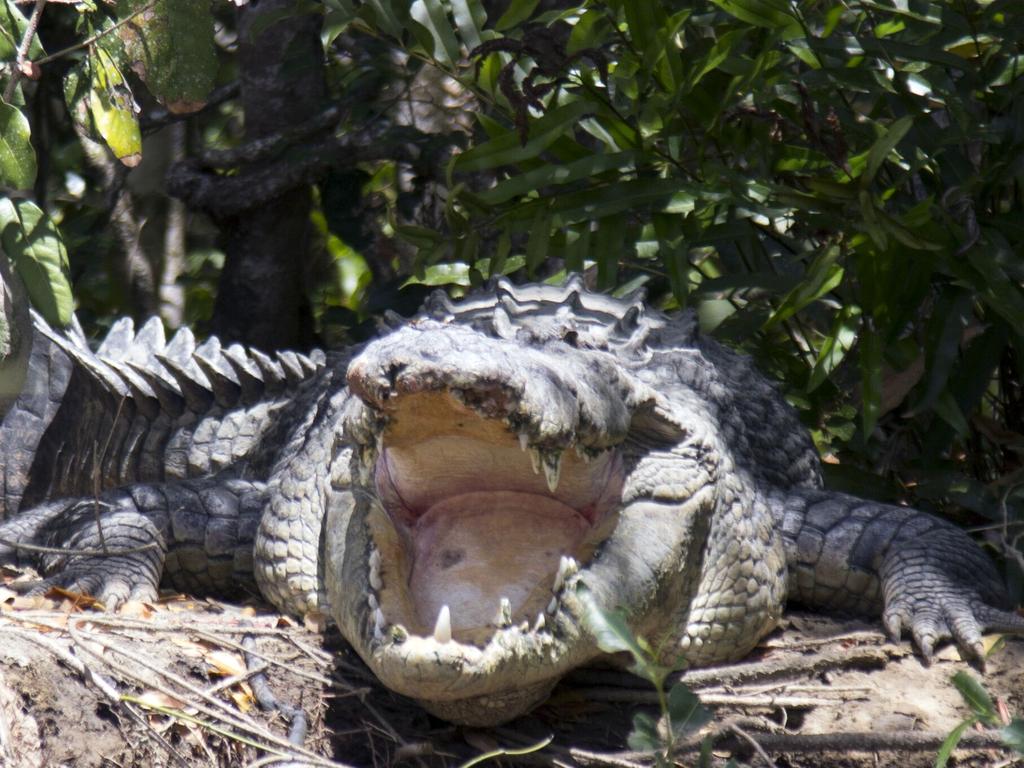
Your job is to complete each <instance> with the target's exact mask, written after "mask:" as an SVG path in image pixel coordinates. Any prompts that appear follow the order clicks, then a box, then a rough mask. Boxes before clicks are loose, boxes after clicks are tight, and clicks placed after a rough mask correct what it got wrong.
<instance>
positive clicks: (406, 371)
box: [327, 324, 669, 722]
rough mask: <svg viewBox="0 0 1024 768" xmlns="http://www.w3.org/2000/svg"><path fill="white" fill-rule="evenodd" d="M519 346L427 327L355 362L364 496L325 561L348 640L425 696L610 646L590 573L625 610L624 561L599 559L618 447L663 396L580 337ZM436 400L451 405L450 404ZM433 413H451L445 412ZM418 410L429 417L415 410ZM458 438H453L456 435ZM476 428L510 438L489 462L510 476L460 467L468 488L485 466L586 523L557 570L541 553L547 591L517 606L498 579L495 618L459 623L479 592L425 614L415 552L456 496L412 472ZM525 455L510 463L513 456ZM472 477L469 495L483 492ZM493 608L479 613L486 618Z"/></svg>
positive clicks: (533, 679)
mask: <svg viewBox="0 0 1024 768" xmlns="http://www.w3.org/2000/svg"><path fill="white" fill-rule="evenodd" d="M512 346H514V345H510V344H509V343H508V342H501V341H500V340H494V339H489V338H487V337H484V336H481V335H480V334H477V333H475V332H474V331H472V330H471V329H468V328H461V327H458V326H448V327H445V328H444V329H443V332H441V331H440V329H436V328H432V327H429V324H428V327H425V328H403V329H401V330H400V331H398V332H396V333H394V334H392V335H390V336H388V337H385V338H384V339H381V340H379V341H377V342H374V343H373V344H371V345H370V346H369V347H368V348H367V349H366V350H365V351H364V352H363V354H362V355H360V357H359V358H357V359H356V360H354V361H353V362H352V364H351V365H350V367H349V371H348V381H349V386H350V391H351V392H352V393H353V394H355V395H356V396H357V398H354V399H353V401H352V406H351V410H350V412H349V414H348V417H347V418H346V420H345V432H346V439H347V441H348V442H349V443H350V444H351V445H352V446H353V454H354V456H353V480H354V482H355V484H356V485H357V486H358V491H357V492H356V493H355V494H352V496H351V499H350V500H349V501H348V502H346V503H347V504H348V505H349V506H348V507H347V509H345V510H340V511H337V513H334V512H332V513H331V514H330V515H329V519H328V526H327V530H328V533H327V537H328V545H329V546H328V550H329V551H331V552H333V555H330V556H328V558H327V568H328V570H331V569H335V568H337V569H338V570H339V574H338V579H337V582H336V583H338V584H339V587H338V589H337V590H335V591H336V593H337V594H336V595H331V597H330V600H331V603H332V607H333V609H334V613H335V615H336V616H337V617H338V619H339V623H340V624H341V625H342V628H343V631H344V633H345V635H346V637H347V638H348V639H349V640H350V641H351V642H352V643H353V645H354V646H355V647H356V649H357V651H359V653H360V655H362V656H363V658H364V659H365V660H366V661H367V663H368V664H369V665H370V666H371V667H372V668H373V670H374V672H375V673H376V674H377V675H378V676H379V677H380V678H381V679H382V681H383V682H384V683H385V684H386V685H388V686H389V687H391V688H393V689H395V690H397V691H399V692H401V693H405V694H406V695H410V696H413V697H415V698H418V699H420V700H423V701H428V702H431V701H432V702H435V703H436V702H452V701H460V700H461V701H469V700H472V699H473V698H474V697H481V696H491V695H495V694H497V693H498V692H505V693H507V692H508V691H511V690H515V689H517V688H523V687H524V686H534V688H537V687H538V686H539V687H541V688H542V687H543V684H544V683H545V681H552V682H553V681H554V680H556V679H557V678H558V677H559V676H560V675H561V674H563V673H564V672H565V671H567V670H568V669H570V668H572V667H574V666H577V665H578V664H580V663H583V662H585V661H586V660H587V659H589V658H592V657H594V656H596V655H598V653H599V651H598V649H597V647H596V645H595V643H594V641H593V639H592V638H591V637H590V636H589V634H588V633H587V631H586V629H585V623H584V620H583V610H582V607H581V604H580V602H579V599H578V598H577V595H576V589H577V587H578V586H579V584H580V583H582V581H583V580H586V581H587V585H588V587H591V586H596V589H594V590H593V591H594V593H595V594H597V595H598V596H599V598H601V600H603V601H604V602H608V603H609V604H608V605H607V606H604V607H606V608H609V609H611V608H614V607H615V605H614V604H613V601H614V598H615V595H616V594H617V585H618V584H619V582H621V581H622V579H623V574H618V573H616V572H615V569H614V568H608V567H602V568H598V569H597V570H594V571H592V570H591V569H590V568H589V565H590V561H591V560H592V559H594V558H596V557H597V555H596V554H595V553H596V552H597V550H598V549H599V548H601V547H604V546H605V544H606V543H607V540H608V539H609V537H612V538H614V536H613V534H614V533H615V531H616V530H617V528H618V518H619V513H620V505H621V490H622V483H623V477H624V469H623V466H622V462H621V457H620V456H619V455H618V450H617V446H619V445H620V444H621V443H622V441H623V440H624V438H625V436H626V434H627V432H628V430H629V426H630V421H631V419H632V417H633V414H634V413H635V412H636V411H637V410H638V409H640V408H646V407H647V406H649V405H651V404H652V403H653V402H654V399H655V396H654V395H653V393H651V392H650V391H649V390H646V388H645V387H644V386H643V385H640V384H638V383H637V382H636V381H634V380H632V379H631V378H630V377H629V376H628V374H627V373H624V372H623V370H622V369H621V368H620V367H619V366H617V365H614V364H613V363H612V362H610V361H609V360H608V359H607V358H606V357H605V356H603V355H601V354H599V353H584V352H580V351H577V350H573V349H570V348H568V347H565V348H559V349H558V350H554V351H551V350H538V349H532V348H527V347H521V346H514V351H510V349H509V348H510V347H512ZM424 350H428V351H429V353H428V354H425V353H424ZM431 397H433V398H440V399H441V400H442V401H445V403H446V404H445V405H444V407H442V408H440V409H438V408H437V405H438V401H437V400H434V401H430V399H429V398H431ZM416 398H427V399H422V400H420V402H421V403H424V404H425V405H429V407H421V408H406V406H408V405H409V404H410V403H415V402H416ZM435 411H438V412H439V413H440V416H439V417H436V418H434V419H433V421H431V418H430V414H431V413H433V412H435ZM413 413H415V414H416V416H417V418H415V419H410V418H409V416H410V414H413ZM463 417H465V418H463ZM460 419H461V420H462V421H463V422H468V420H469V419H474V420H475V421H476V422H477V423H476V425H475V426H474V427H472V428H470V429H468V430H465V431H460V428H457V427H455V426H453V425H454V424H457V423H459V421H460ZM424 420H425V421H424ZM410 424H411V425H412V426H411V427H410V426H409V425H410ZM417 425H419V426H417ZM417 430H419V434H417ZM439 435H440V437H439ZM445 435H447V436H448V437H449V438H451V440H450V441H449V442H448V443H447V444H445V443H444V436H445ZM466 439H475V440H478V441H482V442H485V443H487V442H495V443H496V444H497V443H500V444H501V446H502V447H501V450H500V452H498V453H497V454H495V455H496V456H497V457H498V458H497V459H496V460H495V461H494V462H493V465H492V466H491V467H490V468H491V469H495V468H498V470H499V471H498V472H497V474H498V475H499V476H500V477H503V478H504V479H502V480H500V481H498V483H497V484H496V485H495V484H491V485H488V480H487V478H488V477H491V476H492V475H493V473H486V472H476V471H475V470H474V469H473V468H472V467H468V469H467V471H466V472H463V473H461V474H460V473H459V472H457V471H453V472H454V475H456V480H455V482H456V483H457V484H458V483H463V482H464V481H465V479H466V478H468V477H471V476H473V475H474V474H475V475H476V479H477V480H480V479H481V478H482V481H483V488H482V492H484V493H492V494H494V493H517V494H526V495H530V496H534V497H536V498H538V499H540V498H545V499H549V500H554V501H556V502H559V503H565V504H567V505H568V506H571V507H573V509H575V510H576V511H577V512H579V514H580V516H581V517H582V518H583V519H584V520H585V523H586V525H585V526H583V528H584V530H582V532H581V533H580V535H579V536H578V537H576V538H572V537H569V536H567V537H566V538H565V541H566V542H569V541H570V539H571V545H572V546H569V547H566V548H565V549H566V551H556V552H554V553H553V555H552V556H551V557H550V558H549V559H548V560H547V561H546V568H547V572H546V573H545V572H543V571H544V570H545V568H544V567H543V566H544V565H545V563H541V566H542V567H540V568H539V571H538V574H535V576H536V580H535V586H536V588H537V590H536V593H535V594H530V595H527V597H526V598H525V599H523V600H521V601H520V602H519V603H518V604H511V603H512V596H509V597H510V599H509V603H510V605H508V606H507V607H506V606H505V605H504V604H503V601H502V600H500V597H501V595H500V590H499V588H493V589H490V590H489V591H488V600H489V601H490V602H489V603H488V602H487V601H483V602H481V605H483V608H482V609H480V610H481V611H483V613H486V614H488V616H489V617H490V618H491V620H490V621H488V622H486V624H487V626H482V627H481V626H478V627H476V631H474V627H473V626H466V625H465V624H463V625H462V626H461V627H460V622H462V621H464V619H465V616H466V615H467V614H466V613H465V611H466V610H467V606H469V605H470V603H471V601H470V600H469V599H468V598H467V599H466V600H464V601H463V603H462V605H463V607H462V608H458V609H456V608H453V606H451V605H449V606H448V608H447V610H445V609H444V607H443V605H444V604H441V606H440V607H438V605H436V604H437V603H439V602H440V601H439V600H435V601H434V603H435V604H432V605H430V607H429V610H426V611H424V610H421V609H420V607H418V606H417V604H416V600H415V599H414V597H415V595H414V594H413V592H414V591H415V590H414V589H410V584H411V581H410V579H412V578H413V576H414V575H415V574H414V572H415V571H416V565H417V563H416V562H410V559H409V552H410V551H414V552H415V547H414V546H413V547H412V550H410V538H411V537H413V536H414V535H415V533H416V532H415V531H414V530H413V529H414V528H415V527H416V526H417V525H421V524H422V523H421V522H419V521H422V520H426V519H429V515H430V514H431V510H433V509H434V508H435V507H436V506H437V505H438V504H443V503H446V499H445V498H444V497H443V495H440V496H438V495H437V494H436V493H435V490H436V486H434V485H432V484H429V483H428V484H424V485H422V486H419V485H416V484H415V483H413V484H412V485H410V484H409V482H408V481H407V478H408V476H410V475H411V474H415V473H411V472H410V471H409V470H410V468H415V467H416V466H419V465H421V464H419V462H422V461H424V460H425V459H424V456H426V457H427V459H426V460H428V461H429V457H430V455H431V453H442V451H440V450H438V451H432V450H427V451H425V452H423V453H422V454H418V453H417V446H418V445H421V444H426V443H427V442H429V440H434V441H438V440H441V442H435V446H436V447H438V448H439V449H440V448H444V450H445V451H447V450H448V449H449V448H450V447H451V446H453V445H455V444H457V443H459V442H460V441H464V440H466ZM516 462H519V465H518V466H517V467H513V468H512V469H511V470H509V471H508V472H507V473H505V474H504V475H503V474H502V472H503V471H504V470H501V469H500V468H501V467H502V466H503V465H505V464H509V465H510V466H511V465H514V464H516ZM431 466H434V467H435V468H439V467H440V466H442V465H440V464H438V465H431ZM467 466H468V465H467ZM524 467H525V468H526V469H525V471H524V470H523V468H524ZM445 471H449V470H447V469H446V470H445ZM515 478H520V479H515ZM595 478H596V480H595ZM510 484H511V485H510ZM474 487H476V488H478V489H479V487H480V486H478V485H477V486H474ZM474 487H470V486H468V485H467V486H465V487H464V488H461V489H460V490H463V491H465V492H466V493H467V494H471V493H472V492H473V491H474ZM452 503H457V504H461V503H463V502H462V501H459V502H452ZM463 509H464V511H465V508H463ZM465 513H466V514H467V516H468V514H469V513H468V512H465ZM466 527H467V528H471V527H472V525H467V526H466ZM336 528H344V530H343V531H339V530H335V529H336ZM445 535H448V533H447V532H446V534H445ZM332 548H333V549H332ZM611 548H612V549H613V550H614V551H613V552H612V553H611V554H612V556H613V559H624V558H625V553H628V552H629V551H631V545H630V543H629V542H628V541H617V542H614V543H613V544H612V545H611ZM513 570H514V569H513ZM654 570H659V568H655V569H654ZM660 570H665V571H666V572H667V571H668V570H669V569H668V568H667V567H666V568H665V569H660ZM332 578H334V577H333V575H332V576H328V579H329V580H330V579H332ZM605 582H607V583H605ZM439 583H440V582H439ZM353 584H363V585H365V591H363V590H353V589H351V585H353ZM346 585H348V587H349V588H346ZM637 589H639V585H637ZM627 591H628V590H627ZM329 592H330V590H329ZM353 593H356V594H353ZM604 598H607V599H606V600H605V599H604ZM601 600H599V602H600V601H601ZM506 608H507V610H506ZM435 609H436V610H435ZM460 611H461V613H460ZM424 613H425V614H427V615H423V614H424ZM491 614H493V616H491ZM481 618H483V614H481V615H478V616H475V617H473V618H472V621H470V622H469V623H470V624H471V625H472V624H480V623H481V622H480V619H481ZM531 690H532V689H531ZM520 706H522V702H521V701H520V702H519V703H518V704H510V705H509V707H510V709H509V710H508V712H506V713H505V715H507V716H504V715H503V716H501V717H498V718H497V719H495V720H494V721H495V722H497V721H498V720H500V719H507V718H508V717H510V716H512V715H514V714H517V712H514V711H512V710H514V709H516V707H520ZM509 712H510V713H511V714H509Z"/></svg>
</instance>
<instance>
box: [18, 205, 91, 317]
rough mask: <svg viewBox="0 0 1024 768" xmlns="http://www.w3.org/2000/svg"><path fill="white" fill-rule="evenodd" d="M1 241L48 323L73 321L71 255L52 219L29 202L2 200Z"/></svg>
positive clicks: (33, 301) (29, 293)
mask: <svg viewBox="0 0 1024 768" xmlns="http://www.w3.org/2000/svg"><path fill="white" fill-rule="evenodd" d="M0 242H2V243H3V247H4V251H5V252H6V253H7V255H8V256H9V257H10V258H11V261H12V262H14V268H15V269H16V270H17V272H18V274H19V275H20V276H21V279H22V281H23V282H24V283H25V288H26V290H27V291H28V295H29V298H31V299H32V304H33V305H34V306H35V307H36V309H38V310H39V311H40V312H41V313H42V315H43V317H45V318H46V321H47V322H48V323H50V324H51V325H55V326H61V327H63V326H65V325H67V324H68V323H69V322H71V313H72V311H73V309H74V302H73V299H72V298H71V283H70V281H69V279H68V254H67V251H66V250H65V249H64V242H63V240H61V237H60V232H58V231H57V227H56V226H55V225H54V223H53V222H52V221H51V220H50V217H49V216H47V215H46V214H45V213H43V211H42V210H40V208H39V207H38V206H37V205H36V204H35V203H33V202H31V201H29V200H18V201H14V200H11V199H10V198H6V197H5V198H2V199H0Z"/></svg>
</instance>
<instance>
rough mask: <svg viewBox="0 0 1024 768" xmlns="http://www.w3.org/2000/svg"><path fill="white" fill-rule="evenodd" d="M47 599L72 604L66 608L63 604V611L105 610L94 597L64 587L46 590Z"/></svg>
mask: <svg viewBox="0 0 1024 768" xmlns="http://www.w3.org/2000/svg"><path fill="white" fill-rule="evenodd" d="M46 597H49V598H51V599H52V600H58V599H60V600H62V601H64V603H69V604H70V605H67V606H65V604H64V603H62V605H61V608H62V609H65V608H69V609H70V610H83V609H85V608H95V609H96V610H98V611H102V610H103V609H104V606H103V603H102V602H101V601H99V600H97V599H96V598H95V597H93V596H92V595H87V594H85V593H83V592H71V591H70V590H67V589H64V588H63V587H50V588H49V589H48V590H46Z"/></svg>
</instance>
